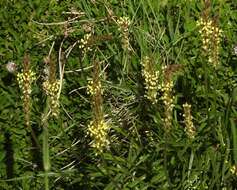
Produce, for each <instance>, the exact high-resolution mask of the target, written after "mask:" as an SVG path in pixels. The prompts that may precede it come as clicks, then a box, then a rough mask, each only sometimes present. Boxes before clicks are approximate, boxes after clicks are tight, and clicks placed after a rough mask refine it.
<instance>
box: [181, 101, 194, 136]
mask: <svg viewBox="0 0 237 190" xmlns="http://www.w3.org/2000/svg"><path fill="white" fill-rule="evenodd" d="M183 109H184V114H183V117H184V124H185V132H186V134H187V135H188V137H189V138H191V139H193V138H194V136H195V133H196V130H195V127H194V125H193V121H192V120H193V117H192V115H191V105H189V104H188V103H185V104H183Z"/></svg>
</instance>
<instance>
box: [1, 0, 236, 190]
mask: <svg viewBox="0 0 237 190" xmlns="http://www.w3.org/2000/svg"><path fill="white" fill-rule="evenodd" d="M206 2H208V1H206ZM206 5H207V4H206ZM209 8H210V12H209V18H210V19H212V20H215V19H216V25H217V26H218V27H219V28H220V29H221V30H222V31H223V33H222V36H221V41H220V51H219V63H220V64H219V66H217V67H216V68H215V67H213V65H212V64H210V63H209V62H208V56H209V55H207V54H208V53H207V51H206V52H205V51H203V49H202V38H201V35H200V33H199V30H200V27H198V26H197V21H198V20H199V19H200V18H201V17H202V16H203V13H204V10H205V3H204V1H200V2H196V1H194V0H160V1H154V0H146V1H145V0H137V1H135V0H134V1H133V0H124V1H117V0H111V1H106V0H98V1H97V0H95V1H93V0H91V1H85V0H81V1H79V0H78V1H70V0H65V1H53V0H52V1H40V0H34V1H31V0H29V1H24V2H23V1H18V0H12V1H0V10H1V11H0V20H1V21H2V22H1V29H0V36H1V40H0V58H1V67H0V142H2V143H0V189H4V190H5V189H6V190H8V189H9V190H11V189H19V190H20V189H24V190H27V189H36V190H38V189H58V190H59V189H70V190H73V189H75V190H76V189H86V190H88V189H105V190H114V189H121V190H128V189H134V190H146V189H147V190H153V189H154V190H155V189H160V190H166V189H167V190H168V189H172V190H179V189H180V190H191V189H199V190H203V189H208V190H211V189H213V190H232V189H233V190H234V189H236V184H237V129H236V121H237V120H236V118H237V98H236V97H237V93H236V92H237V74H236V73H237V67H236V64H237V54H235V52H234V47H235V46H236V45H237V30H236V28H237V14H236V10H237V6H236V3H235V2H234V1H233V0H232V1H227V0H226V1H224V0H223V1H221V0H212V1H210V7H209ZM70 11H71V12H72V11H74V12H77V13H79V14H68V12H70ZM79 15H80V16H79ZM77 16H79V18H75V17H77ZM121 17H128V18H129V19H130V21H131V24H130V25H129V27H128V32H127V33H126V31H124V28H123V27H121V26H119V24H118V22H117V21H118V19H119V18H121ZM68 21H71V22H70V23H68ZM119 28H120V30H119ZM87 33H91V34H92V38H91V39H90V41H89V46H90V48H91V49H92V51H87V52H86V53H83V51H82V49H81V48H79V45H81V44H82V42H81V39H83V38H84V36H85V34H87ZM127 34H128V39H129V48H130V49H131V50H129V49H127V48H126V47H125V46H124V44H123V42H124V41H123V38H124V37H126V35H127ZM215 40H216V39H214V42H215ZM86 47H87V45H86ZM209 49H210V51H208V52H209V53H212V52H214V51H215V49H214V48H209ZM25 54H28V55H29V57H30V62H31V68H32V70H33V71H34V72H36V75H37V80H36V81H35V82H34V83H33V84H32V93H31V99H32V104H31V113H30V116H31V122H30V124H31V127H32V130H33V133H34V134H35V135H36V137H37V140H38V142H39V144H40V146H41V147H40V148H39V147H37V143H36V142H35V140H34V139H33V138H32V131H30V130H29V129H28V128H26V127H25V121H24V111H23V110H24V109H23V108H24V106H23V101H22V96H23V94H22V90H21V89H20V88H19V86H18V83H17V77H16V76H17V73H18V72H21V69H22V68H23V58H24V55H25ZM48 55H51V57H53V63H55V64H56V78H57V79H62V78H63V80H61V81H60V82H61V84H62V91H61V93H60V98H59V103H60V114H59V117H58V118H54V117H51V115H50V105H51V104H50V103H49V99H48V98H49V97H47V95H46V94H45V92H44V90H43V88H42V84H43V82H44V81H45V80H46V79H45V78H46V76H45V73H44V69H45V65H46V64H45V63H44V60H45V58H46V57H47V56H48ZM146 56H148V57H149V58H150V60H151V67H152V69H153V70H154V71H159V77H158V79H157V80H156V81H157V83H158V84H157V85H159V86H160V87H161V89H158V90H157V91H156V92H157V102H156V103H152V102H151V101H149V100H148V99H147V98H146V97H145V95H146V93H147V90H146V83H145V79H144V76H143V75H142V70H143V66H142V60H143V59H144V58H145V57H146ZM10 61H13V62H14V63H16V65H17V68H18V69H17V71H16V72H15V73H10V72H8V71H7V69H6V67H5V66H6V64H7V63H8V62H10ZM95 62H98V63H99V65H100V73H99V78H100V81H101V85H102V87H101V88H102V89H103V104H102V105H101V104H100V105H99V106H101V108H102V109H103V114H104V120H105V121H106V122H107V123H108V125H109V126H110V130H109V131H108V139H109V141H110V146H109V148H108V149H104V150H103V152H102V153H101V154H96V153H98V152H97V151H96V149H95V148H92V147H91V146H90V145H91V144H90V143H91V141H92V140H93V139H91V138H90V135H89V134H88V125H89V123H90V122H91V121H92V120H93V119H95V111H94V110H95V108H94V107H93V106H95V102H94V101H93V96H90V95H89V94H88V93H87V84H88V81H90V80H92V79H93V78H95V76H96V74H95V72H96V71H95V69H94V70H93V67H94V65H95ZM165 65H166V66H167V67H168V68H169V69H166V71H165V73H163V75H162V72H164V70H163V68H164V66H165ZM63 68H64V71H63ZM167 73H171V75H172V77H170V78H169V77H167V75H168V74H167ZM167 78H169V79H167ZM167 81H173V84H174V86H173V88H172V91H170V93H171V94H170V96H173V97H174V100H173V104H174V107H173V110H172V111H171V112H169V111H167V109H168V108H167V106H166V104H165V103H164V101H163V99H162V98H161V97H163V96H164V94H165V93H166V92H167V91H165V90H164V85H165V84H166V83H165V82H167ZM167 93H168V92H167ZM168 98H172V97H168ZM186 102H187V103H188V104H190V105H191V115H192V117H193V119H192V121H193V124H194V127H195V132H194V134H195V135H194V138H189V136H188V135H187V133H186V132H185V122H184V119H185V118H184V116H183V113H184V110H183V104H184V103H186ZM169 113H171V120H170V122H171V128H170V129H168V130H167V128H166V127H167V126H168V125H167V123H165V122H164V119H165V118H167V116H168V115H169ZM48 164H50V167H47V166H48Z"/></svg>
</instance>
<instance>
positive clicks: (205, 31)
mask: <svg viewBox="0 0 237 190" xmlns="http://www.w3.org/2000/svg"><path fill="white" fill-rule="evenodd" d="M197 26H198V27H199V28H200V29H199V33H200V36H201V39H202V49H203V51H204V53H205V54H206V56H207V60H208V62H209V63H210V64H212V65H213V66H214V67H215V68H216V67H217V66H218V64H219V50H220V40H221V36H222V31H221V29H219V28H218V26H217V24H216V23H215V22H214V21H213V20H210V19H207V18H205V19H204V18H200V20H199V21H197Z"/></svg>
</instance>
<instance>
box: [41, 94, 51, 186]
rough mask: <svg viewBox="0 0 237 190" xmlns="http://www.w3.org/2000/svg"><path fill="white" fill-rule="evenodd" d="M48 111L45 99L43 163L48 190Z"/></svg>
mask: <svg viewBox="0 0 237 190" xmlns="http://www.w3.org/2000/svg"><path fill="white" fill-rule="evenodd" d="M48 113H49V100H48V99H47V101H46V107H45V110H44V117H43V119H42V122H43V165H44V171H45V178H44V184H45V190H49V178H48V172H49V171H50V157H49V142H48V141H49V131H48Z"/></svg>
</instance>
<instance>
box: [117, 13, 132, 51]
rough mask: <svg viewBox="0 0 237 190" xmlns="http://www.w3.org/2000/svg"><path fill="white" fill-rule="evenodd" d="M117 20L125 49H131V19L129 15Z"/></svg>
mask: <svg viewBox="0 0 237 190" xmlns="http://www.w3.org/2000/svg"><path fill="white" fill-rule="evenodd" d="M116 22H117V24H118V27H119V28H118V30H119V31H120V32H121V38H122V40H121V41H122V47H123V49H126V50H128V51H131V48H130V44H129V26H130V25H131V21H130V19H129V17H119V18H118V19H117V21H116Z"/></svg>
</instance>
